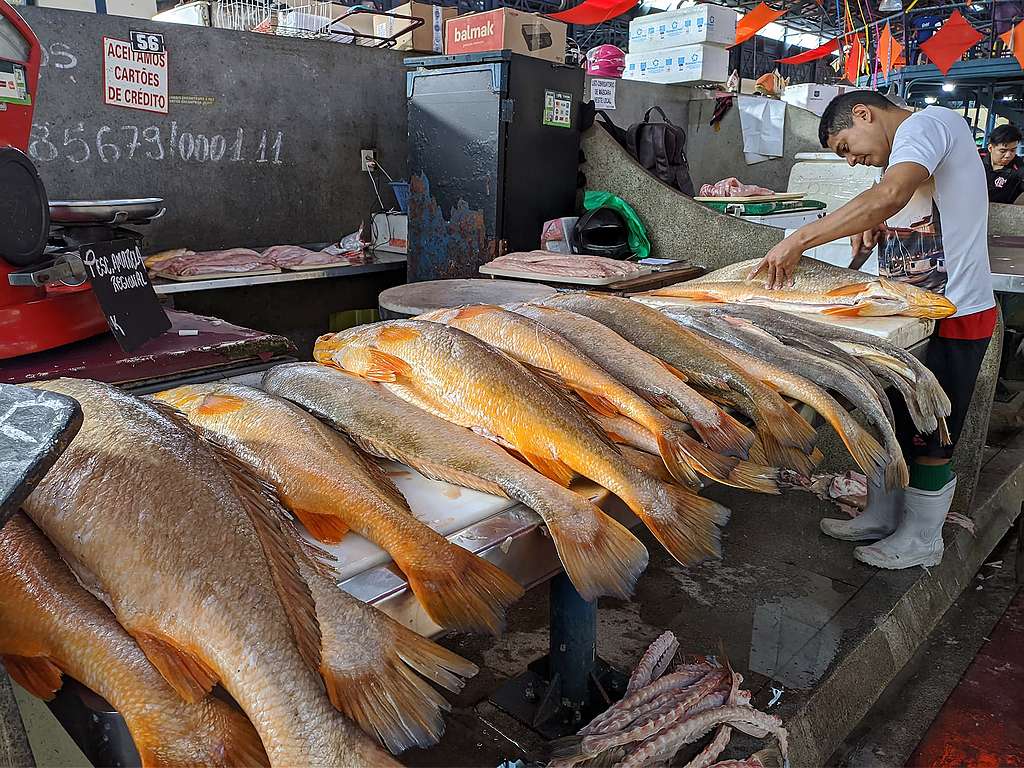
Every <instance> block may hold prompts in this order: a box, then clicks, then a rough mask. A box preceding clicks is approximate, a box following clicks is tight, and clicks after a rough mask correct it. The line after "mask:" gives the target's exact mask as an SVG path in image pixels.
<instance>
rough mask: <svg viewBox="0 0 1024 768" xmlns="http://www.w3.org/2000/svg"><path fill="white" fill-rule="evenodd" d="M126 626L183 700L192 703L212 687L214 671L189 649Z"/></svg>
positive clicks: (153, 633) (153, 634)
mask: <svg viewBox="0 0 1024 768" xmlns="http://www.w3.org/2000/svg"><path fill="white" fill-rule="evenodd" d="M125 629H128V631H129V633H130V634H131V636H132V637H134V638H135V642H136V643H138V645H139V648H141V649H142V652H143V653H144V654H146V658H148V659H149V660H150V661H151V662H152V663H153V666H154V667H156V668H157V670H159V672H160V674H161V675H163V678H164V680H166V681H167V684H168V685H170V686H171V688H173V689H174V690H175V691H177V693H178V695H179V696H181V698H182V699H184V700H185V701H187V702H188V703H189V704H195V703H196V702H199V701H202V699H203V698H204V697H205V696H206V694H208V693H209V692H210V691H212V690H213V686H214V685H215V684H216V683H217V679H218V678H217V673H216V672H214V671H213V670H212V669H210V667H209V666H208V665H207V664H206V662H204V661H203V660H202V659H200V658H199V656H197V655H196V654H194V653H192V652H191V651H187V650H185V649H184V648H181V647H179V646H178V645H176V644H175V643H174V641H173V640H171V639H170V638H167V637H163V636H161V635H158V634H156V633H155V632H146V631H143V630H140V629H129V628H128V627H125Z"/></svg>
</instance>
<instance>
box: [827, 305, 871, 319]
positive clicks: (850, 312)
mask: <svg viewBox="0 0 1024 768" xmlns="http://www.w3.org/2000/svg"><path fill="white" fill-rule="evenodd" d="M821 314H823V315H831V316H833V317H860V316H861V315H862V314H864V308H863V307H860V306H856V307H829V308H828V309H823V310H821Z"/></svg>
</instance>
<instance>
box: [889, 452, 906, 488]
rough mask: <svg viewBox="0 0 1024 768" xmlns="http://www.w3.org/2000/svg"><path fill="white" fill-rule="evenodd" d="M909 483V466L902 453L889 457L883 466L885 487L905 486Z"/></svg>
mask: <svg viewBox="0 0 1024 768" xmlns="http://www.w3.org/2000/svg"><path fill="white" fill-rule="evenodd" d="M908 485H910V468H909V467H907V460H906V459H905V458H903V456H902V455H900V456H896V457H893V458H890V459H889V463H888V464H887V465H886V467H885V487H886V488H890V489H892V488H906V487H907V486H908Z"/></svg>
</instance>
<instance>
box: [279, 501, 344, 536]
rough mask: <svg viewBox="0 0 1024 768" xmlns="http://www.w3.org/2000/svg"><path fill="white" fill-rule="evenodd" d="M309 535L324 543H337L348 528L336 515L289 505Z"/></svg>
mask: <svg viewBox="0 0 1024 768" xmlns="http://www.w3.org/2000/svg"><path fill="white" fill-rule="evenodd" d="M290 509H291V511H292V512H294V513H295V516H296V517H297V518H299V522H300V523H302V525H303V527H304V528H305V529H306V530H307V531H309V535H310V536H312V537H313V538H314V539H316V540H317V541H319V542H322V543H324V544H337V543H338V542H340V541H341V540H342V539H343V538H345V534H346V533H348V531H349V528H348V526H347V525H346V524H345V522H344V521H343V520H342V519H341V518H340V517H338V516H337V515H322V514H320V513H318V512H309V511H308V510H304V509H295V508H294V507H290Z"/></svg>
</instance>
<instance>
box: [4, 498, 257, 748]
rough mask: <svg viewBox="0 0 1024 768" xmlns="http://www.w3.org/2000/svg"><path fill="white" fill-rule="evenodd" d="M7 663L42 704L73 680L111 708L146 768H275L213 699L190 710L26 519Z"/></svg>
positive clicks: (14, 556)
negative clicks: (257, 767)
mask: <svg viewBox="0 0 1024 768" xmlns="http://www.w3.org/2000/svg"><path fill="white" fill-rule="evenodd" d="M0 656H2V658H3V663H4V666H6V667H7V671H8V672H9V673H10V675H11V677H12V678H14V680H16V681H17V682H18V683H19V684H20V685H21V686H22V687H23V688H25V689H26V690H27V691H28V692H29V693H32V694H34V695H36V696H38V697H40V698H42V699H45V700H47V701H48V700H50V699H52V698H53V697H54V696H55V695H56V693H57V691H58V690H59V689H60V687H61V682H62V680H61V677H62V676H63V675H65V674H67V675H70V676H71V677H73V678H74V679H75V680H77V681H79V682H80V683H82V684H83V685H85V686H86V687H88V688H89V689H91V690H92V691H94V692H96V693H97V694H99V695H100V696H102V697H103V698H104V699H106V700H107V701H108V702H110V704H111V706H113V707H114V709H116V710H117V711H118V712H119V713H120V714H121V716H122V717H123V718H124V721H125V725H127V726H128V731H129V733H131V736H132V740H133V741H134V742H135V748H136V749H137V750H138V752H139V757H140V758H141V761H142V765H144V766H162V767H167V768H169V767H170V766H180V768H187V767H188V766H194V765H203V766H225V767H226V766H235V765H240V766H242V765H244V766H250V765H267V756H266V753H265V752H264V751H263V745H262V744H261V743H260V737H259V736H258V735H257V733H256V731H255V730H254V729H253V727H252V725H251V724H250V723H249V721H248V720H246V718H245V716H244V715H243V714H242V713H241V712H238V711H237V710H236V709H235V708H233V707H232V706H230V705H229V704H227V703H225V702H223V701H221V700H220V699H217V698H214V697H212V696H207V697H206V698H204V699H202V700H201V701H198V702H196V703H194V704H188V703H186V702H184V701H182V699H181V697H180V696H178V694H177V693H176V692H175V691H174V690H173V689H172V688H171V687H170V686H169V685H168V684H167V683H166V682H165V681H164V679H163V678H162V677H161V676H160V673H159V672H158V671H157V670H156V668H155V667H154V666H153V665H152V664H151V663H150V661H149V659H147V658H146V656H145V654H143V653H142V651H141V650H140V649H139V646H138V645H137V644H136V643H135V641H134V640H132V638H131V636H130V635H129V634H128V633H127V632H125V631H124V629H123V628H122V627H121V625H120V624H118V623H117V620H116V619H115V618H114V616H113V614H111V613H110V611H109V610H108V609H107V607H106V606H105V605H103V604H102V603H100V602H99V600H97V599H96V598H95V597H93V596H92V595H91V594H89V593H88V592H86V591H85V589H83V588H82V586H81V585H80V584H79V583H78V582H77V581H76V580H75V577H74V575H73V574H72V573H71V571H70V570H68V567H67V566H66V565H65V564H64V561H63V560H61V558H60V555H58V554H57V551H56V550H55V549H54V548H53V545H52V544H50V542H49V541H48V540H47V539H46V537H45V536H44V535H43V534H42V533H41V532H40V530H39V529H38V528H36V526H35V525H33V524H32V522H31V521H30V520H29V519H28V518H27V517H25V516H24V515H23V514H21V513H19V514H17V515H15V516H14V517H13V518H11V519H10V520H9V521H8V522H7V525H6V526H4V527H3V529H2V530H0Z"/></svg>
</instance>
